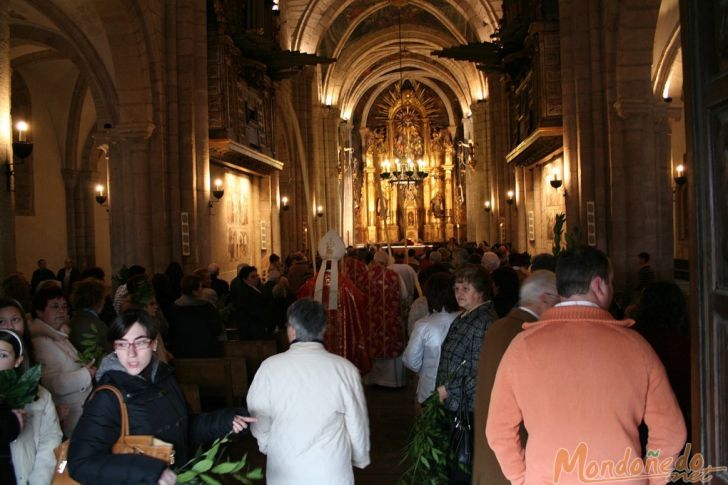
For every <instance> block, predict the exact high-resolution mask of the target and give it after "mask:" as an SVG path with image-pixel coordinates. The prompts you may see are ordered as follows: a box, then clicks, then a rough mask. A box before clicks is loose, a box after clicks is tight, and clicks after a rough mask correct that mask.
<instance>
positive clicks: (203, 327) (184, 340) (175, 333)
mask: <svg viewBox="0 0 728 485" xmlns="http://www.w3.org/2000/svg"><path fill="white" fill-rule="evenodd" d="M170 317H171V320H170V323H169V341H170V347H171V351H172V354H174V356H175V357H180V358H205V357H220V356H221V350H220V345H219V343H218V340H217V336H218V335H220V332H221V331H222V321H221V320H220V314H219V313H218V311H217V309H216V308H215V307H214V306H213V305H212V304H211V303H210V302H208V301H205V300H200V299H197V298H193V297H191V296H187V295H182V296H181V297H179V298H178V299H177V300H176V301H175V302H174V305H172V310H171V313H170Z"/></svg>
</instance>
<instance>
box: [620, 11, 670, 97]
mask: <svg viewBox="0 0 728 485" xmlns="http://www.w3.org/2000/svg"><path fill="white" fill-rule="evenodd" d="M659 9H660V0H644V1H642V2H639V3H638V4H637V3H635V2H631V1H628V0H622V1H620V2H619V8H618V9H617V11H616V15H617V17H616V19H615V20H616V31H615V32H616V37H615V46H614V50H613V52H614V54H615V81H616V83H615V88H616V95H617V99H620V98H625V99H635V98H638V99H647V98H649V97H651V95H652V89H651V85H650V82H649V81H650V79H651V67H652V46H653V43H654V36H655V29H656V26H657V19H658V14H659ZM617 52H618V53H619V55H616V53H617ZM645 80H647V82H645Z"/></svg>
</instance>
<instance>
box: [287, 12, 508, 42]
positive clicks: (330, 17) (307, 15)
mask: <svg viewBox="0 0 728 485" xmlns="http://www.w3.org/2000/svg"><path fill="white" fill-rule="evenodd" d="M446 1H447V3H448V4H449V5H450V6H451V7H453V8H455V9H456V10H458V11H459V12H461V14H462V15H463V16H464V17H465V18H466V19H470V22H471V25H472V27H473V29H474V31H475V32H476V33H477V34H478V35H479V37H480V40H487V39H488V36H489V35H490V34H492V33H493V32H494V31H495V28H496V27H497V24H498V19H499V17H500V15H499V13H500V9H499V8H497V7H494V6H493V5H492V4H491V2H490V1H489V0H466V1H458V0H446ZM302 3H303V2H302ZM351 3H352V0H350V1H346V2H338V1H334V0H311V1H308V2H305V4H303V5H298V8H300V10H301V11H302V13H301V15H300V17H299V18H298V19H297V22H296V24H295V27H294V28H293V30H292V32H291V49H293V50H304V51H311V52H313V51H314V50H315V49H316V48H317V47H318V45H319V42H320V39H321V35H322V34H323V32H325V31H326V29H328V28H329V26H330V25H331V24H332V23H333V21H334V20H335V19H336V17H337V16H338V15H339V14H340V13H341V12H342V11H343V10H344V9H345V8H346V7H348V6H349V4H351ZM413 3H417V4H427V2H425V1H424V0H417V1H416V2H413ZM295 7H296V5H294V2H293V1H291V2H289V5H288V8H290V9H291V10H293V9H294V8H295ZM480 18H485V21H483V22H481V23H480V24H481V25H479V24H478V22H477V19H480ZM311 31H315V32H316V35H315V37H314V38H315V40H313V41H310V42H306V39H305V34H306V33H307V32H311Z"/></svg>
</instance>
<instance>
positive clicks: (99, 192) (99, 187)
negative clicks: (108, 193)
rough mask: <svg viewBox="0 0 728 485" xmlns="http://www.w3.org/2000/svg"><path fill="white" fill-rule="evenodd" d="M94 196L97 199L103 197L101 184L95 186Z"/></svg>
mask: <svg viewBox="0 0 728 485" xmlns="http://www.w3.org/2000/svg"><path fill="white" fill-rule="evenodd" d="M96 194H97V195H98V196H99V197H103V196H104V186H103V185H101V184H98V185H96Z"/></svg>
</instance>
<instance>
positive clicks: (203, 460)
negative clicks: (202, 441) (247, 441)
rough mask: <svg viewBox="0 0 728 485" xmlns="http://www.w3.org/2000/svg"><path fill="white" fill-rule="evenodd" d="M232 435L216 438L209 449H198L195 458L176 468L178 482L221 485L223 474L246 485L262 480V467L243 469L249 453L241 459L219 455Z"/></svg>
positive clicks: (196, 484) (195, 484) (197, 484)
mask: <svg viewBox="0 0 728 485" xmlns="http://www.w3.org/2000/svg"><path fill="white" fill-rule="evenodd" d="M231 435H232V432H231V433H228V434H227V435H225V436H224V437H222V438H218V439H216V440H215V441H214V442H213V443H212V445H211V446H210V448H209V449H208V450H207V451H204V452H203V451H202V450H201V449H199V450H197V453H196V454H195V456H194V458H192V459H191V460H190V461H188V462H187V463H185V464H184V465H183V466H182V467H180V468H178V469H177V470H176V473H177V483H189V484H194V485H199V484H205V485H221V484H222V482H221V481H220V480H218V478H222V476H223V475H224V476H227V477H232V478H233V479H235V481H237V482H238V483H244V484H246V485H247V484H251V483H253V481H254V480H262V479H263V470H262V469H261V468H255V469H253V470H249V471H244V472H243V471H242V470H243V468H244V467H245V464H246V462H247V458H248V455H247V453H246V454H244V455H243V456H242V458H240V460H239V461H221V460H222V456H218V453H220V455H222V453H221V452H222V451H223V450H224V449H225V447H226V446H227V443H229V442H230V436H231ZM213 475H215V476H217V477H218V478H215V477H214V476H213Z"/></svg>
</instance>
